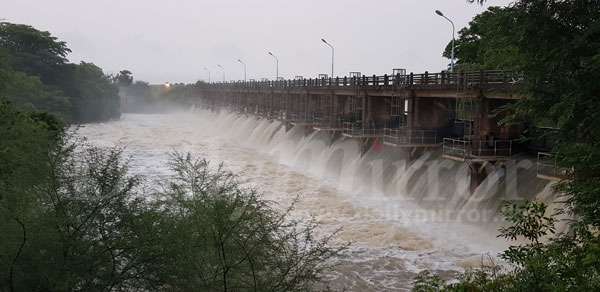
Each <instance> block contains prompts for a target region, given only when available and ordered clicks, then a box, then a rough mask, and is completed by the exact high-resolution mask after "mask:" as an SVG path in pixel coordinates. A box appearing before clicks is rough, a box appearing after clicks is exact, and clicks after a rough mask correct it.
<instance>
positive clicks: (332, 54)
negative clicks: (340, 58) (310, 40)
mask: <svg viewBox="0 0 600 292" xmlns="http://www.w3.org/2000/svg"><path fill="white" fill-rule="evenodd" d="M321 41H323V42H324V43H325V44H326V45H328V46H329V47H330V48H331V78H333V56H334V54H335V50H334V48H333V46H332V45H331V44H330V43H328V42H327V41H326V40H325V39H321Z"/></svg>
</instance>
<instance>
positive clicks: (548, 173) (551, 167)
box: [536, 152, 569, 180]
mask: <svg viewBox="0 0 600 292" xmlns="http://www.w3.org/2000/svg"><path fill="white" fill-rule="evenodd" d="M536 167H537V177H539V178H543V179H550V180H561V179H566V178H568V177H569V170H568V169H567V168H564V167H560V166H559V165H558V161H557V160H556V158H555V157H554V156H553V155H552V154H550V153H546V152H538V155H537V163H536Z"/></svg>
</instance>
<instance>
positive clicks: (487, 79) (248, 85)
mask: <svg viewBox="0 0 600 292" xmlns="http://www.w3.org/2000/svg"><path fill="white" fill-rule="evenodd" d="M521 80H522V78H521V75H519V74H516V73H514V72H511V71H502V70H482V71H468V72H455V73H451V72H438V73H429V72H425V73H421V74H414V73H410V74H405V75H401V74H397V75H387V74H385V75H383V76H377V75H372V76H365V75H363V76H362V77H348V76H344V77H336V78H314V79H312V78H311V79H288V80H267V81H233V82H222V83H210V84H202V85H201V86H202V87H203V88H212V89H252V88H254V89H260V88H282V89H283V88H347V87H394V88H409V87H422V86H426V87H431V86H434V87H435V86H438V87H444V86H454V87H457V88H469V87H477V86H494V85H513V84H517V83H520V81H521Z"/></svg>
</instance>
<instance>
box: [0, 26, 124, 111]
mask: <svg viewBox="0 0 600 292" xmlns="http://www.w3.org/2000/svg"><path fill="white" fill-rule="evenodd" d="M68 53H70V50H69V48H68V47H67V45H66V43H65V42H62V41H58V40H57V39H56V38H55V37H53V36H52V35H51V34H50V33H48V32H43V31H38V30H36V29H35V28H33V27H31V26H27V25H20V24H12V23H8V22H0V98H4V99H7V100H10V101H12V102H13V103H14V104H15V105H18V106H20V107H22V108H25V109H33V110H41V111H47V112H50V113H54V114H56V115H58V116H60V117H62V118H63V119H65V120H66V121H74V122H91V121H102V120H107V119H111V118H117V117H119V115H120V110H119V106H120V100H119V96H118V90H117V87H116V86H115V85H114V84H113V83H112V79H111V78H109V77H108V76H106V75H104V73H103V72H102V70H101V69H100V68H98V67H97V66H95V65H94V64H91V63H85V62H82V63H81V64H70V63H68V62H67V59H66V57H67V55H68Z"/></svg>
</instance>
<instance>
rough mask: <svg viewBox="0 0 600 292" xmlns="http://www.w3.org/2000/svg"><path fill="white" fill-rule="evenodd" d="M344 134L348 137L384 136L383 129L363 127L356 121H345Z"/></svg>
mask: <svg viewBox="0 0 600 292" xmlns="http://www.w3.org/2000/svg"><path fill="white" fill-rule="evenodd" d="M343 126H344V128H343V130H342V134H343V135H345V136H348V137H356V138H357V137H380V136H383V129H376V128H363V127H362V126H361V125H360V124H357V123H356V122H344V123H343Z"/></svg>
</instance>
